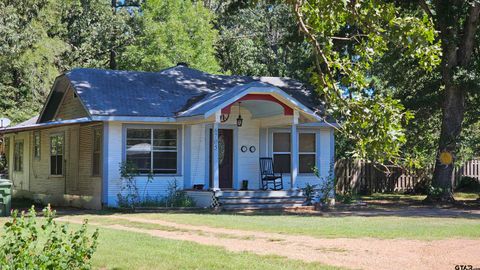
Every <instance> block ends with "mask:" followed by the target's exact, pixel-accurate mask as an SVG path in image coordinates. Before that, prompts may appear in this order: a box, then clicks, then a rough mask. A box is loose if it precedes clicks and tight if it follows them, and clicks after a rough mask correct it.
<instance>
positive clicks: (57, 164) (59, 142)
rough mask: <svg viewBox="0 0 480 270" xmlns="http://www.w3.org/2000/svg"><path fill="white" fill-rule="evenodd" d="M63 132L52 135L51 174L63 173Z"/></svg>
mask: <svg viewBox="0 0 480 270" xmlns="http://www.w3.org/2000/svg"><path fill="white" fill-rule="evenodd" d="M63 155H64V138H63V134H55V135H52V136H50V175H63Z"/></svg>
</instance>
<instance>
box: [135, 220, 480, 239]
mask: <svg viewBox="0 0 480 270" xmlns="http://www.w3.org/2000/svg"><path fill="white" fill-rule="evenodd" d="M129 216H132V217H142V218H149V219H163V220H168V221H174V222H179V223H184V224H193V225H207V226H212V227H221V228H231V229H242V230H250V231H264V232H274V233H283V234H293V235H309V236H314V237H328V238H334V237H347V238H358V237H374V238H382V239H389V238H406V239H420V240H433V239H447V238H480V220H479V219H466V218H443V217H442V218H423V217H422V218H418V217H396V216H388V217H359V216H357V217H320V216H293V215H251V216H250V215H235V214H221V215H218V214H170V213H168V214H167V213H162V214H129Z"/></svg>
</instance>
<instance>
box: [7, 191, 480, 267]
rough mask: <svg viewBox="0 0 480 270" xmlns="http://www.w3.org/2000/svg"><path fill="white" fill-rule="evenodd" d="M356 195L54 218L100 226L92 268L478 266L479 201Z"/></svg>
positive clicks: (70, 212)
mask: <svg viewBox="0 0 480 270" xmlns="http://www.w3.org/2000/svg"><path fill="white" fill-rule="evenodd" d="M463 197H465V198H467V199H468V198H469V196H463ZM359 199H361V200H363V201H366V202H368V206H365V207H359V208H341V207H339V208H337V209H335V210H330V211H326V212H321V213H318V212H317V213H307V214H306V213H303V214H298V213H297V214H288V213H281V212H264V213H258V212H257V213H243V214H242V213H228V212H227V213H213V212H211V211H197V212H179V211H172V212H169V211H165V212H157V213H122V212H115V211H80V210H74V209H60V211H59V213H58V221H61V222H68V223H70V224H71V225H70V226H72V227H77V226H78V224H79V223H81V222H82V220H84V219H88V220H89V223H90V226H91V227H92V229H93V228H100V238H99V246H98V250H97V252H96V254H95V255H94V258H93V266H94V267H95V268H96V269H400V268H407V269H421V268H422V269H425V268H427V269H433V268H435V269H453V268H454V266H455V265H457V264H470V265H473V266H477V267H478V266H479V265H480V259H479V257H478V254H479V253H478V247H479V246H480V210H479V208H478V205H476V206H475V205H473V206H472V205H468V206H465V207H451V206H450V207H431V206H426V205H422V204H420V203H419V201H420V199H421V198H420V197H419V198H416V197H412V196H402V195H380V194H374V195H372V196H369V197H362V198H359ZM471 202H474V201H473V200H471ZM405 204H407V205H405ZM2 220H5V219H2ZM445 250H449V252H445ZM439 252H442V256H441V257H438V253H439ZM392 254H394V255H392Z"/></svg>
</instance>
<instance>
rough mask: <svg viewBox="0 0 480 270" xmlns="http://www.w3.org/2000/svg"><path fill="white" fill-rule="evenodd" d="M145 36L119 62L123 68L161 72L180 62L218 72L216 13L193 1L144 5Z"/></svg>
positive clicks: (153, 0) (167, 0) (157, 0)
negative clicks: (213, 21)
mask: <svg viewBox="0 0 480 270" xmlns="http://www.w3.org/2000/svg"><path fill="white" fill-rule="evenodd" d="M141 14H142V16H141V17H140V18H139V19H140V25H141V26H140V27H141V33H140V34H139V35H138V36H137V37H136V40H135V42H133V44H132V45H130V46H128V47H127V49H126V50H125V52H124V53H123V54H122V57H121V59H120V60H119V66H120V68H122V69H132V70H145V71H158V70H160V69H163V68H166V67H171V66H174V65H176V64H177V63H180V62H186V63H188V64H189V65H190V66H192V67H194V68H197V69H200V70H203V71H206V72H218V71H219V70H220V67H219V65H218V63H217V60H216V59H215V47H214V44H215V42H216V40H217V39H218V32H217V31H216V30H215V29H213V24H212V20H213V14H212V12H211V11H210V10H209V9H207V8H205V7H203V6H202V4H201V3H199V2H194V1H191V0H180V1H177V0H151V1H146V2H145V3H144V4H143V5H142V11H141Z"/></svg>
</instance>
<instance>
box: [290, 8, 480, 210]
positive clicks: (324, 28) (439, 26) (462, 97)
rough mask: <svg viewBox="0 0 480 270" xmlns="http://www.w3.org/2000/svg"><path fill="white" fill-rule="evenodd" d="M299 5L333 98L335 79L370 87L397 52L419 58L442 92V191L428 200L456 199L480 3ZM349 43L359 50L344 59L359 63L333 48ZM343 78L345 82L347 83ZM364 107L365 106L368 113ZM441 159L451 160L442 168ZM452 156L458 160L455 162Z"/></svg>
mask: <svg viewBox="0 0 480 270" xmlns="http://www.w3.org/2000/svg"><path fill="white" fill-rule="evenodd" d="M294 7H295V12H296V14H297V17H298V21H299V23H300V26H301V29H302V30H303V32H304V33H305V34H306V35H307V36H308V37H309V38H310V40H311V41H312V43H313V44H314V45H315V48H316V56H317V57H316V58H317V72H318V78H319V81H320V84H319V85H320V86H321V87H323V88H324V89H326V92H327V93H330V94H332V93H333V94H335V95H337V97H339V93H341V92H339V91H338V90H337V89H338V87H337V86H336V85H337V84H336V83H335V82H336V81H341V84H342V85H348V92H350V91H351V89H352V82H353V84H355V83H358V82H365V80H364V79H363V76H364V74H369V72H371V70H370V66H371V64H373V63H375V62H376V61H377V60H378V59H380V58H382V57H383V56H385V53H386V52H388V51H389V50H391V49H392V48H395V49H397V50H398V52H399V53H400V55H401V58H402V59H404V60H405V59H415V60H414V62H415V63H416V64H417V65H418V66H420V67H422V69H423V70H427V71H429V72H432V73H429V74H428V75H427V76H430V78H431V79H433V80H431V81H429V82H426V83H433V84H434V85H435V84H436V92H437V94H438V93H440V94H441V95H440V100H441V101H440V102H441V106H440V108H441V112H439V113H438V115H441V124H440V129H439V137H438V139H437V141H438V146H437V151H436V152H435V156H436V163H435V170H434V175H433V186H434V187H436V188H440V189H441V190H442V192H441V195H440V196H438V197H437V198H430V199H434V200H443V201H452V200H453V197H452V193H451V177H452V173H453V166H454V161H455V156H456V155H457V154H458V152H459V142H460V140H461V130H462V123H463V121H464V119H465V113H466V109H467V107H466V105H467V104H469V103H473V102H474V101H475V100H478V98H477V96H478V94H476V93H478V78H479V76H478V74H477V72H476V70H478V63H479V61H478V52H477V50H476V49H475V48H476V47H477V44H478V43H477V30H478V23H479V16H480V4H479V2H478V1H446V0H445V1H442V0H438V1H399V2H395V1H368V0H365V1H321V0H319V1H301V0H299V1H295V3H294ZM326 10H328V11H329V12H327V11H326ZM332 11H333V12H332ZM332 21H333V22H334V23H332ZM372 35H375V36H372ZM343 41H346V42H347V45H345V46H352V47H353V49H352V50H351V51H348V50H346V51H348V52H349V53H346V54H344V55H347V57H352V56H353V58H349V59H348V60H345V57H343V58H342V53H339V50H333V48H335V47H336V44H337V43H339V42H343ZM345 46H344V47H340V48H345ZM352 59H353V61H352ZM359 72H360V74H359ZM397 72H398V71H397ZM345 77H347V79H346V81H347V83H345V82H344V81H342V80H343V79H344V78H345ZM370 78H371V77H370ZM417 78H418V77H417ZM434 78H436V79H434ZM424 82H425V81H424ZM359 86H360V87H358V88H359V89H362V88H363V89H365V88H366V89H369V88H368V87H365V86H366V85H365V84H364V85H359ZM332 89H333V90H332ZM469 94H470V95H469ZM371 96H372V95H369V97H368V98H371ZM344 100H345V99H341V98H340V97H339V98H338V99H337V101H338V102H336V103H342V102H343V106H344V107H347V108H349V107H351V104H350V102H345V101H344ZM430 102H432V100H430ZM364 105H365V104H362V106H360V107H361V108H363V109H367V108H368V106H364ZM348 117H349V116H348ZM470 119H471V120H472V119H475V117H472V118H470ZM475 121H477V122H478V118H477V120H473V122H472V123H475ZM347 123H352V121H350V120H347ZM353 124H354V126H358V125H356V124H358V123H353ZM422 124H425V122H423V123H422ZM385 150H387V149H385ZM367 151H371V149H369V150H367ZM440 156H443V157H446V159H445V160H444V161H443V163H442V162H441V161H440ZM449 157H453V160H452V162H451V163H450V162H449V161H448V159H449Z"/></svg>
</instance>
